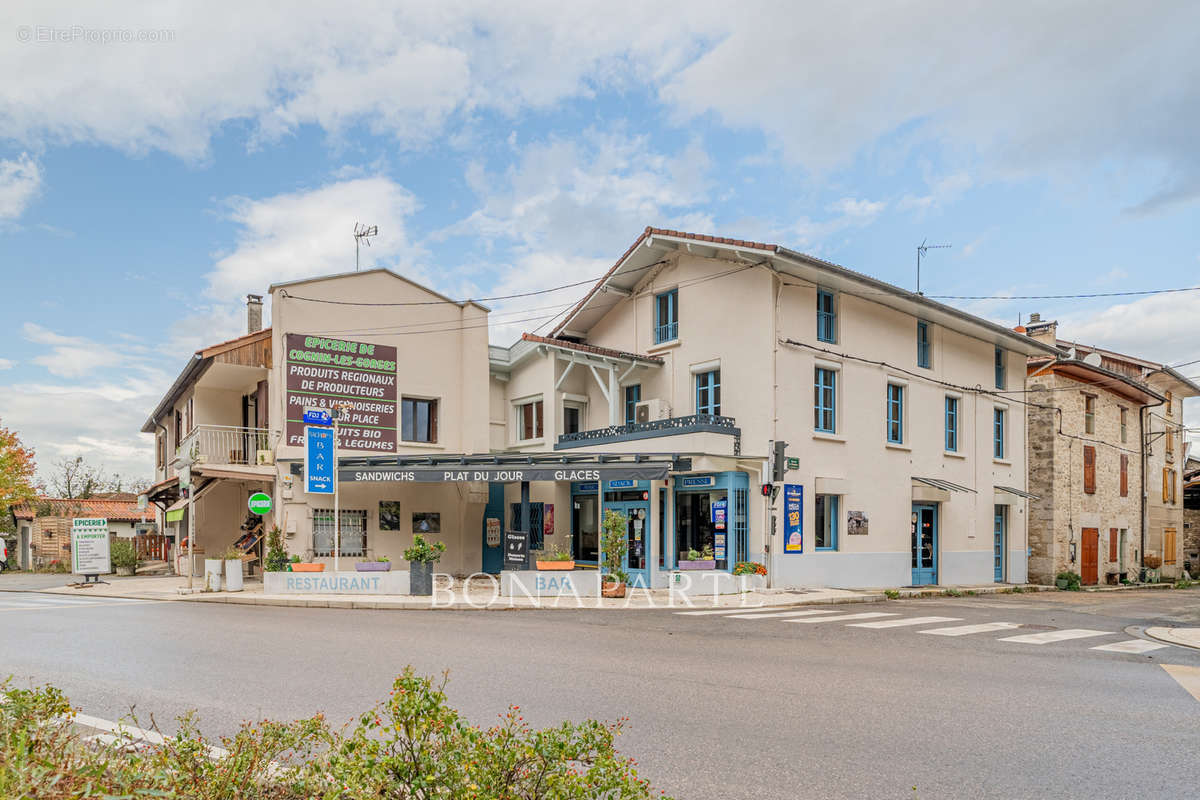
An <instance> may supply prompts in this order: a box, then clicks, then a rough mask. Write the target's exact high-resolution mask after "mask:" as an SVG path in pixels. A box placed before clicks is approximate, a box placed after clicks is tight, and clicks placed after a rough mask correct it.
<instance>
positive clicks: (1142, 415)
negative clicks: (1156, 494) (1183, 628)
mask: <svg viewBox="0 0 1200 800" xmlns="http://www.w3.org/2000/svg"><path fill="white" fill-rule="evenodd" d="M1161 371H1162V370H1154V372H1161ZM1153 374H1154V373H1153V372H1151V373H1148V374H1147V375H1146V377H1147V378H1148V377H1150V375H1153ZM1165 402H1166V401H1165V400H1159V401H1158V402H1157V403H1153V404H1147V405H1143V406H1141V407H1140V408H1138V444H1139V447H1138V450H1139V452H1140V453H1141V458H1142V496H1141V498H1140V500H1141V506H1142V519H1141V523H1142V536H1141V544H1142V549H1141V553H1139V554H1138V580H1139V581H1140V580H1141V578H1142V573H1143V572H1145V570H1146V529H1147V528H1148V527H1149V526H1150V520H1149V513H1150V512H1149V509H1148V508H1147V505H1146V492H1148V491H1149V486H1147V481H1146V467H1147V466H1148V463H1147V462H1148V459H1147V458H1146V456H1147V455H1148V454H1147V452H1146V447H1147V445H1146V412H1147V411H1149V410H1150V409H1152V408H1158V407H1159V406H1161V405H1162V404H1163V403H1165Z"/></svg>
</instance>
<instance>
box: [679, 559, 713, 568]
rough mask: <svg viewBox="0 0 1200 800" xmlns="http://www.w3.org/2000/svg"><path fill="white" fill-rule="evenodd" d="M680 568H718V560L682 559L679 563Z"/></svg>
mask: <svg viewBox="0 0 1200 800" xmlns="http://www.w3.org/2000/svg"><path fill="white" fill-rule="evenodd" d="M677 568H678V569H716V568H717V562H716V560H715V559H709V560H707V561H680V562H679V564H678V565H677Z"/></svg>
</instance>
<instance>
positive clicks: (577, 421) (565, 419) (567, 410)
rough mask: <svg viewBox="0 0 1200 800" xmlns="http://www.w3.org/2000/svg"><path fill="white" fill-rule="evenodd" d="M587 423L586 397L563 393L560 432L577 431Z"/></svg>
mask: <svg viewBox="0 0 1200 800" xmlns="http://www.w3.org/2000/svg"><path fill="white" fill-rule="evenodd" d="M586 425H587V398H586V397H583V396H581V395H573V394H564V395H563V406H562V432H563V433H564V434H570V433H579V432H580V431H582V430H583V429H584V428H585V427H586Z"/></svg>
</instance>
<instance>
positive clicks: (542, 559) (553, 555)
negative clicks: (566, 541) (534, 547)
mask: <svg viewBox="0 0 1200 800" xmlns="http://www.w3.org/2000/svg"><path fill="white" fill-rule="evenodd" d="M534 559H535V563H536V564H537V568H538V569H541V570H568V569H575V559H574V557H572V555H571V549H570V548H569V547H561V546H557V547H555V548H554V549H553V550H551V551H549V552H547V551H545V550H539V551H537V552H536V553H534Z"/></svg>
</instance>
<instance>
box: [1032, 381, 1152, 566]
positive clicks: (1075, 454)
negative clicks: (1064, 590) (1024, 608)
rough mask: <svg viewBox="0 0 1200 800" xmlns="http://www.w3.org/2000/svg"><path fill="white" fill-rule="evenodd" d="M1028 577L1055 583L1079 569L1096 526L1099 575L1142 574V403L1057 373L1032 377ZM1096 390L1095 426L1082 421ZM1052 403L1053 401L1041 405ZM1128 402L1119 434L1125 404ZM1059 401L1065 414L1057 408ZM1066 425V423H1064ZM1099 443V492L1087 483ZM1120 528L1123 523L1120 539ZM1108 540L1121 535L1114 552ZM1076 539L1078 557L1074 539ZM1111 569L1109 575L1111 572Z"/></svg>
mask: <svg viewBox="0 0 1200 800" xmlns="http://www.w3.org/2000/svg"><path fill="white" fill-rule="evenodd" d="M1029 388H1030V389H1031V390H1033V391H1032V392H1031V394H1030V395H1029V402H1030V403H1032V404H1035V405H1031V406H1029V407H1027V412H1026V413H1027V417H1028V420H1029V491H1030V492H1032V493H1033V494H1036V495H1038V496H1039V499H1038V500H1035V501H1032V502H1031V505H1030V520H1029V546H1030V549H1031V555H1030V559H1029V568H1030V581H1031V582H1034V583H1051V582H1053V580H1054V577H1055V575H1057V574H1058V573H1059V572H1061V571H1064V570H1069V571H1071V572H1078V573H1080V574H1082V560H1083V530H1084V529H1085V528H1095V529H1096V530H1097V531H1098V532H1099V553H1098V570H1097V571H1098V576H1097V577H1098V580H1099V582H1100V583H1104V582H1105V581H1106V580H1115V579H1116V578H1117V577H1118V576H1119V575H1120V574H1122V573H1124V574H1126V575H1129V577H1131V578H1134V577H1136V574H1137V569H1138V564H1139V563H1140V562H1139V556H1140V552H1139V548H1140V530H1141V527H1140V517H1141V506H1140V501H1139V496H1138V492H1139V491H1140V487H1141V472H1140V470H1141V461H1140V457H1139V455H1138V452H1137V449H1138V445H1137V436H1138V434H1137V405H1136V404H1134V403H1133V402H1131V401H1129V400H1127V399H1125V398H1123V397H1121V396H1120V395H1117V394H1114V393H1112V392H1109V391H1106V390H1105V389H1104V388H1103V387H1101V388H1097V387H1094V386H1089V385H1087V384H1084V383H1080V382H1078V381H1075V380H1073V379H1071V378H1069V377H1066V376H1063V375H1059V374H1056V373H1048V374H1044V375H1038V376H1036V377H1033V378H1031V379H1030V380H1029ZM1087 394H1091V395H1094V396H1095V398H1096V405H1095V427H1094V430H1093V432H1091V433H1089V432H1088V431H1087V429H1086V423H1085V398H1086V396H1087ZM1036 406H1051V407H1053V408H1038V407H1036ZM1122 407H1124V408H1126V409H1127V410H1126V435H1125V441H1124V442H1122V441H1121V429H1120V409H1121V408H1122ZM1054 408H1058V409H1061V411H1062V413H1061V421H1060V417H1059V414H1058V412H1056V411H1055V410H1053V409H1054ZM1060 426H1061V428H1060ZM1085 446H1091V447H1094V448H1095V451H1096V480H1095V492H1094V493H1090V494H1089V493H1087V492H1085V491H1084V468H1083V459H1084V447H1085ZM1122 454H1124V455H1126V456H1127V457H1128V465H1127V487H1128V492H1127V494H1126V495H1125V496H1124V497H1122V496H1121V491H1120V488H1121V455H1122ZM1121 531H1125V536H1124V544H1123V545H1122V544H1121ZM1110 540H1115V541H1116V543H1117V547H1116V550H1117V553H1116V556H1117V557H1116V558H1115V559H1110V558H1109V556H1110V554H1111V551H1110ZM1072 544H1074V558H1073V559H1072V547H1071V545H1072ZM1110 575H1111V576H1112V578H1109V577H1108V576H1110Z"/></svg>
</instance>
